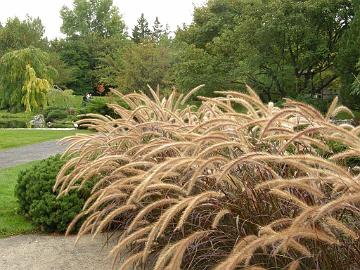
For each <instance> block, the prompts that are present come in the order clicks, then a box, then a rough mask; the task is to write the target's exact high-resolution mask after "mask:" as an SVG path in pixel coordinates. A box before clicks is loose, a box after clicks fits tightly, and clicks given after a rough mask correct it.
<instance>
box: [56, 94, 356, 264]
mask: <svg viewBox="0 0 360 270" xmlns="http://www.w3.org/2000/svg"><path fill="white" fill-rule="evenodd" d="M197 89H198V88H196V89H194V90H193V91H191V92H190V93H189V95H187V96H183V95H178V94H177V93H176V92H175V91H174V92H173V93H171V94H170V95H169V96H168V97H164V98H161V97H160V95H159V91H154V90H152V89H150V93H151V95H149V96H147V95H145V94H138V93H132V94H128V95H122V94H120V93H119V92H117V91H115V90H113V92H114V93H115V94H117V95H119V96H120V97H121V98H122V99H123V100H124V101H125V102H126V103H127V104H128V106H129V108H130V109H125V108H123V107H121V106H119V105H116V104H111V105H109V106H110V107H111V108H112V109H113V110H114V111H115V112H116V113H117V114H118V115H119V118H117V119H113V118H110V117H108V116H101V115H88V116H87V118H85V119H83V120H81V121H80V124H82V125H86V126H89V127H91V128H93V129H96V130H97V131H98V132H97V133H96V134H84V135H78V136H74V137H71V138H68V139H67V140H68V141H69V142H70V146H69V148H68V151H67V153H66V154H70V155H71V156H72V158H71V160H70V161H69V162H68V163H67V164H66V165H65V166H64V167H63V168H62V170H61V171H60V173H59V175H58V177H57V182H56V185H55V187H54V189H56V190H58V191H59V193H60V195H64V194H66V193H68V192H69V191H70V190H72V189H74V188H75V189H76V188H78V187H80V186H83V185H84V184H85V183H86V182H87V181H89V179H93V178H94V176H96V179H98V182H97V183H96V185H95V187H94V189H93V191H92V195H91V197H90V198H89V199H88V201H87V203H86V205H85V206H84V209H83V211H82V212H81V214H80V215H79V216H78V217H77V218H76V219H75V220H74V221H73V222H72V224H71V225H70V226H69V229H68V232H70V231H71V229H72V227H73V226H74V225H75V224H76V221H77V220H78V219H80V218H81V217H83V216H85V217H86V221H85V222H84V223H83V225H82V227H81V229H80V231H79V233H78V237H81V236H82V235H84V234H86V233H92V234H94V235H96V234H98V233H100V232H104V231H109V230H114V231H117V232H119V239H118V242H117V245H116V246H115V247H114V248H113V250H112V251H111V255H112V256H113V258H114V265H115V266H118V267H120V269H132V268H131V267H133V266H146V269H156V270H160V269H216V270H223V269H227V270H231V269H357V268H359V267H360V243H359V240H358V237H359V232H360V230H359V226H360V222H359V213H360V212H359V205H360V182H359V178H360V175H359V174H358V173H359V168H358V167H357V166H356V162H349V160H354V159H355V160H356V158H357V157H358V156H359V154H360V139H359V133H360V128H359V127H354V126H351V125H340V126H337V125H334V124H332V123H331V119H332V118H333V117H334V116H336V114H338V113H340V112H344V111H345V112H348V113H350V114H351V112H350V111H349V110H348V109H347V108H345V107H342V106H338V104H337V99H335V100H334V101H333V103H332V104H331V106H330V108H329V111H328V113H327V114H326V115H325V116H324V115H322V114H321V113H320V112H318V111H317V110H316V109H314V108H313V107H311V106H309V105H306V104H303V103H300V102H296V101H293V100H290V99H288V100H286V103H285V105H284V107H283V108H277V107H274V106H273V104H271V103H270V104H264V103H263V102H262V101H261V100H260V98H259V97H258V96H257V95H256V93H255V92H254V91H253V90H251V89H250V88H248V92H247V93H240V92H218V93H217V94H218V97H216V98H205V97H199V98H200V99H201V100H202V105H201V106H200V107H199V108H192V107H190V106H186V105H185V104H186V101H187V99H188V98H189V97H190V95H192V94H194V93H195V92H196V90H197ZM239 107H241V108H242V109H241V110H240V111H241V112H239V110H238V108H239ZM235 108H237V109H235ZM334 145H337V146H339V145H340V146H341V147H337V148H336V149H337V151H334V149H335V147H334ZM338 149H341V150H338ZM349 164H352V165H349ZM125 255H126V258H127V259H126V260H125V261H122V262H120V258H121V257H123V256H125ZM334 267H335V268H334Z"/></svg>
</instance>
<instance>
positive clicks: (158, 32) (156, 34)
mask: <svg viewBox="0 0 360 270" xmlns="http://www.w3.org/2000/svg"><path fill="white" fill-rule="evenodd" d="M163 34H164V30H163V25H162V24H161V23H160V21H159V18H158V17H156V18H155V22H154V26H153V32H152V38H153V40H154V41H156V42H159V40H160V39H161V37H162V35H163Z"/></svg>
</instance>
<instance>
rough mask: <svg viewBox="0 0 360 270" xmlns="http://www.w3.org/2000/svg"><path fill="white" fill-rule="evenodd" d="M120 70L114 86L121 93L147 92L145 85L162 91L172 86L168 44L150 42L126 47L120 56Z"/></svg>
mask: <svg viewBox="0 0 360 270" xmlns="http://www.w3.org/2000/svg"><path fill="white" fill-rule="evenodd" d="M120 59H121V61H120V66H121V67H122V68H121V70H119V72H118V73H117V76H116V78H117V79H116V84H117V86H118V87H119V88H120V90H122V91H134V90H136V91H138V90H143V91H145V92H146V91H147V85H150V86H151V87H156V86H157V85H159V86H160V88H161V89H162V90H165V88H169V87H171V86H172V81H171V77H170V76H169V70H170V67H171V49H170V47H169V46H168V44H166V43H165V44H164V43H162V44H156V43H154V42H152V41H150V40H148V41H143V42H142V43H141V44H132V45H130V46H128V47H127V48H126V49H125V51H124V52H123V55H122V56H121V58H120Z"/></svg>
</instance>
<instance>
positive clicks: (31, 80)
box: [21, 65, 51, 112]
mask: <svg viewBox="0 0 360 270" xmlns="http://www.w3.org/2000/svg"><path fill="white" fill-rule="evenodd" d="M50 86H51V84H50V83H49V81H48V80H46V79H40V78H37V77H36V72H35V70H34V69H33V68H32V67H31V66H30V65H26V73H25V82H24V85H23V87H22V92H23V97H22V100H21V103H22V104H23V105H24V106H25V110H26V112H31V111H32V110H37V109H41V108H43V107H45V106H46V103H47V99H46V94H47V92H48V91H49V89H50Z"/></svg>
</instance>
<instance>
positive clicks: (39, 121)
mask: <svg viewBox="0 0 360 270" xmlns="http://www.w3.org/2000/svg"><path fill="white" fill-rule="evenodd" d="M30 127H34V128H43V127H45V118H44V116H43V115H42V114H37V115H35V116H34V118H33V120H31V121H30Z"/></svg>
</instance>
